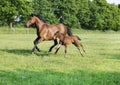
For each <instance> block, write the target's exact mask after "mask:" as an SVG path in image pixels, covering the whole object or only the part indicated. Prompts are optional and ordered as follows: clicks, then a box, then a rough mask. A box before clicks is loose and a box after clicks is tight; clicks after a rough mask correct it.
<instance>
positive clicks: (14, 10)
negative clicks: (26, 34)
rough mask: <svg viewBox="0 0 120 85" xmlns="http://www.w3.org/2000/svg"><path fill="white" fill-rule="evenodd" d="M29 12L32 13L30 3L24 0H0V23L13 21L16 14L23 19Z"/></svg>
mask: <svg viewBox="0 0 120 85" xmlns="http://www.w3.org/2000/svg"><path fill="white" fill-rule="evenodd" d="M30 13H32V4H31V3H30V2H28V1H26V0H0V16H1V17H0V20H1V21H0V25H5V24H9V23H10V22H12V21H14V18H15V16H16V15H18V14H21V15H22V18H23V20H24V19H25V17H26V16H27V15H29V14H30Z"/></svg>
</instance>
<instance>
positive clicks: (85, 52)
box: [80, 43, 86, 53]
mask: <svg viewBox="0 0 120 85" xmlns="http://www.w3.org/2000/svg"><path fill="white" fill-rule="evenodd" d="M80 46H81V48H82V50H83V52H85V50H84V47H83V45H82V44H81V43H80ZM85 53H86V52H85Z"/></svg>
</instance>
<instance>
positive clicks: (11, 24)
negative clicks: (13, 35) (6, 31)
mask: <svg viewBox="0 0 120 85" xmlns="http://www.w3.org/2000/svg"><path fill="white" fill-rule="evenodd" d="M9 27H10V29H12V30H14V29H13V21H10V24H9Z"/></svg>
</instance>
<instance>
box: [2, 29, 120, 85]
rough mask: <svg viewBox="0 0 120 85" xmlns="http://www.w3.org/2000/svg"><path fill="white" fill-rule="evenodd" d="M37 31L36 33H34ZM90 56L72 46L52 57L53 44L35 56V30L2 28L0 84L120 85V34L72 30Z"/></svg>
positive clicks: (46, 43) (45, 44)
mask: <svg viewBox="0 0 120 85" xmlns="http://www.w3.org/2000/svg"><path fill="white" fill-rule="evenodd" d="M32 31H33V32H32ZM72 31H73V33H74V34H76V35H78V36H80V38H81V39H82V41H81V42H82V44H83V45H84V48H85V50H86V54H84V57H82V56H81V55H80V53H79V51H78V50H77V49H76V48H75V47H74V46H73V45H69V47H68V53H67V57H66V58H64V47H62V48H61V49H60V51H59V52H58V54H56V55H55V54H54V51H55V49H54V50H53V53H51V54H48V50H49V48H50V46H51V45H52V44H53V41H44V42H41V43H40V44H39V45H38V47H39V48H40V49H41V52H35V54H33V55H32V54H31V49H32V48H33V40H34V39H35V38H36V33H35V30H34V29H29V30H28V29H21V30H14V31H11V30H9V29H7V30H1V29H0V85H120V32H113V31H109V32H100V31H86V30H72Z"/></svg>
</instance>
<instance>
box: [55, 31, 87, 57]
mask: <svg viewBox="0 0 120 85" xmlns="http://www.w3.org/2000/svg"><path fill="white" fill-rule="evenodd" d="M54 37H55V38H59V39H60V42H59V45H58V47H57V50H56V52H55V54H56V53H57V52H58V50H59V49H60V47H61V46H62V45H64V46H65V56H66V53H67V46H68V45H69V44H70V43H72V44H74V45H75V46H76V47H77V49H78V50H79V52H80V54H81V55H82V56H83V54H82V52H81V50H80V46H81V48H82V50H83V52H85V50H84V48H83V45H82V44H81V43H80V42H79V40H80V38H79V37H78V36H75V35H72V36H65V35H64V34H62V33H60V32H56V33H55V35H54Z"/></svg>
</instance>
